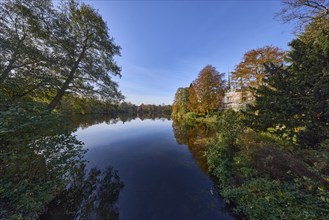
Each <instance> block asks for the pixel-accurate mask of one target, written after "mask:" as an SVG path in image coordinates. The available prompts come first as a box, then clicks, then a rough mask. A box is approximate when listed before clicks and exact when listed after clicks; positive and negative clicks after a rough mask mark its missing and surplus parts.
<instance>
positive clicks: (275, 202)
mask: <svg viewBox="0 0 329 220" xmlns="http://www.w3.org/2000/svg"><path fill="white" fill-rule="evenodd" d="M222 195H223V197H224V199H226V200H228V201H232V202H233V203H234V205H235V208H234V212H235V213H236V214H237V215H239V216H248V219H326V218H327V216H328V215H329V209H328V208H329V207H328V204H325V203H324V202H322V201H321V200H320V199H318V198H317V197H312V196H311V195H308V194H304V193H302V192H301V191H299V190H298V189H296V188H295V186H294V185H291V184H284V183H281V182H280V181H271V180H268V179H263V178H258V179H251V180H250V181H248V182H246V183H245V184H243V185H241V186H239V187H229V188H225V189H223V190H222Z"/></svg>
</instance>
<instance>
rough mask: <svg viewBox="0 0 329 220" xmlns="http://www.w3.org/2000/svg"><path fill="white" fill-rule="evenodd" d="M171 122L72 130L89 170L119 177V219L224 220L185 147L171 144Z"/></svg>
mask: <svg viewBox="0 0 329 220" xmlns="http://www.w3.org/2000/svg"><path fill="white" fill-rule="evenodd" d="M171 123H172V122H171V121H168V120H150V119H146V120H143V121H141V120H140V119H136V120H133V121H130V122H125V123H124V124H123V123H122V122H118V123H116V124H105V123H102V124H98V125H93V126H91V127H88V128H86V129H83V130H81V129H78V131H77V133H76V134H77V136H78V138H79V139H80V140H81V141H83V142H85V144H86V148H88V149H89V151H88V153H87V155H86V159H87V160H89V161H90V166H97V167H99V168H105V167H107V166H109V165H111V166H113V167H114V168H115V169H117V170H118V171H119V175H120V177H121V179H122V180H123V182H124V184H125V187H124V189H123V191H122V192H121V194H120V198H119V208H120V215H119V216H120V219H229V217H228V216H227V214H226V213H224V212H223V211H221V208H223V202H222V201H221V200H219V199H218V198H216V197H214V196H212V195H211V194H210V192H209V190H210V188H211V187H213V185H212V182H211V181H210V179H209V177H207V176H206V175H205V174H204V173H203V172H202V171H201V169H200V168H199V167H198V166H197V164H196V162H195V161H194V159H193V157H192V154H191V152H190V151H189V149H188V147H187V146H182V145H178V144H177V143H176V140H175V137H174V134H173V130H172V126H171Z"/></svg>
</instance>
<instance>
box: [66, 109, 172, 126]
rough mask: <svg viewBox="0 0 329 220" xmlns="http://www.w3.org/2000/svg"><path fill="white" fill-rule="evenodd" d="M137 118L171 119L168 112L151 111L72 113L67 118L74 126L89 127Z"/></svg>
mask: <svg viewBox="0 0 329 220" xmlns="http://www.w3.org/2000/svg"><path fill="white" fill-rule="evenodd" d="M136 118H139V119H140V120H142V121H143V120H145V119H151V120H158V119H161V120H164V119H167V120H170V118H171V117H170V115H166V114H155V113H149V114H128V113H125V114H109V115H103V114H92V115H72V116H70V117H68V118H67V121H69V122H70V123H69V125H70V126H71V127H72V128H75V129H76V128H79V127H80V128H82V129H84V128H87V127H89V126H92V125H95V124H101V123H106V124H116V123H118V122H122V123H126V122H130V121H132V120H135V119H136Z"/></svg>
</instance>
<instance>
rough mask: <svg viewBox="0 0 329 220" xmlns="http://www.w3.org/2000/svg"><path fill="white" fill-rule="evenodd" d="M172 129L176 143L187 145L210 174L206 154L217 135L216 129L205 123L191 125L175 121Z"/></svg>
mask: <svg viewBox="0 0 329 220" xmlns="http://www.w3.org/2000/svg"><path fill="white" fill-rule="evenodd" d="M172 127H173V131H174V135H175V138H176V142H177V143H178V144H180V145H187V146H188V148H189V150H190V151H191V153H192V155H193V157H194V159H195V161H196V162H197V164H198V165H199V167H200V168H201V169H202V171H204V172H205V173H208V167H207V161H206V157H205V153H206V150H207V143H208V141H209V140H210V139H211V138H212V137H214V135H215V130H214V128H212V127H209V126H207V125H206V124H204V123H195V124H193V125H189V124H187V123H185V122H184V121H178V120H173V123H172Z"/></svg>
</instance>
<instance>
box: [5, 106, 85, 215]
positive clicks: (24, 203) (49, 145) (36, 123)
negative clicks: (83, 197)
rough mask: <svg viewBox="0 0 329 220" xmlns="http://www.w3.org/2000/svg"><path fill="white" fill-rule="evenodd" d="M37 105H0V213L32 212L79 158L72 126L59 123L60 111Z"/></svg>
mask: <svg viewBox="0 0 329 220" xmlns="http://www.w3.org/2000/svg"><path fill="white" fill-rule="evenodd" d="M40 109H41V110H40ZM42 109H44V108H42V107H40V106H39V105H38V104H35V103H18V104H16V105H12V106H1V111H0V209H1V212H0V216H1V217H2V218H8V219H35V218H37V216H38V215H39V214H40V213H41V212H42V210H43V208H44V206H45V205H46V204H47V203H48V202H49V201H50V200H51V199H52V198H53V197H54V195H56V194H57V193H58V192H59V191H60V190H62V189H63V188H64V187H65V185H66V184H67V183H68V181H69V176H70V175H71V174H73V173H74V171H75V170H76V168H77V167H80V166H81V165H82V164H84V162H85V161H84V160H83V159H82V158H83V155H84V152H85V150H83V147H82V143H81V142H80V141H78V140H77V139H76V137H75V136H73V135H72V132H73V130H70V129H68V128H67V127H65V126H64V124H65V123H64V121H63V120H61V116H60V115H58V114H55V113H50V112H49V111H43V110H42Z"/></svg>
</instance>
